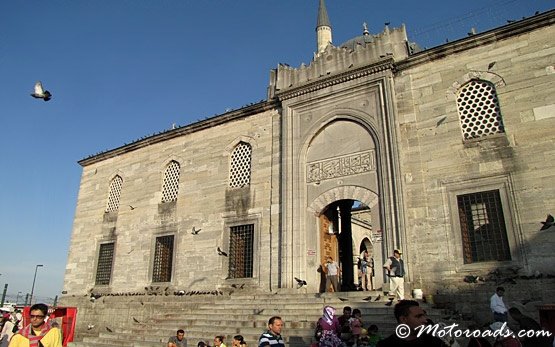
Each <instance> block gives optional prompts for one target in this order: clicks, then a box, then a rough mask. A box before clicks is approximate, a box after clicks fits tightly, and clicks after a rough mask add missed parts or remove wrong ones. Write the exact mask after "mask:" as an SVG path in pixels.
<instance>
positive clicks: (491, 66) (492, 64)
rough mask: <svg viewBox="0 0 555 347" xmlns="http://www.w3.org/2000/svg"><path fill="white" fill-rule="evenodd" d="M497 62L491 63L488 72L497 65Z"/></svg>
mask: <svg viewBox="0 0 555 347" xmlns="http://www.w3.org/2000/svg"><path fill="white" fill-rule="evenodd" d="M495 63H496V62H495V61H492V62H491V63H489V65H488V71H489V70H491V69H492V68H493V66H494V65H495Z"/></svg>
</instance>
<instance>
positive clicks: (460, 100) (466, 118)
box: [457, 80, 505, 140]
mask: <svg viewBox="0 0 555 347" xmlns="http://www.w3.org/2000/svg"><path fill="white" fill-rule="evenodd" d="M457 109H458V111H459V117H460V121H461V127H462V132H463V137H464V139H465V140H470V139H475V138H479V137H483V136H487V135H491V134H497V133H504V132H505V128H504V127H503V119H502V118H501V111H500V108H499V100H498V99H497V93H496V91H495V86H494V85H493V84H492V83H490V82H488V81H483V80H471V81H470V82H468V83H466V84H465V85H463V86H462V87H461V88H460V89H459V91H458V93H457Z"/></svg>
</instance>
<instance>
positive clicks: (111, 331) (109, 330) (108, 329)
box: [106, 327, 114, 333]
mask: <svg viewBox="0 0 555 347" xmlns="http://www.w3.org/2000/svg"><path fill="white" fill-rule="evenodd" d="M106 331H107V332H109V333H113V332H114V331H113V330H112V329H110V328H108V327H106Z"/></svg>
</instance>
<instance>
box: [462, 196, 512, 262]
mask: <svg viewBox="0 0 555 347" xmlns="http://www.w3.org/2000/svg"><path fill="white" fill-rule="evenodd" d="M457 204H458V208H459V220H460V223H461V233H462V243H463V257H464V263H465V264H471V263H476V262H484V261H505V260H511V253H510V248H509V241H508V238H507V229H506V227H505V218H504V216H503V206H502V205H501V198H500V195H499V190H490V191H484V192H478V193H472V194H465V195H458V196H457Z"/></svg>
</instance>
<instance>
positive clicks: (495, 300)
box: [489, 293, 507, 313]
mask: <svg viewBox="0 0 555 347" xmlns="http://www.w3.org/2000/svg"><path fill="white" fill-rule="evenodd" d="M489 307H490V308H491V312H497V313H506V312H507V306H505V303H504V302H503V298H502V297H500V296H499V295H497V293H495V294H493V295H492V296H491V299H490V300H489Z"/></svg>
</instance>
